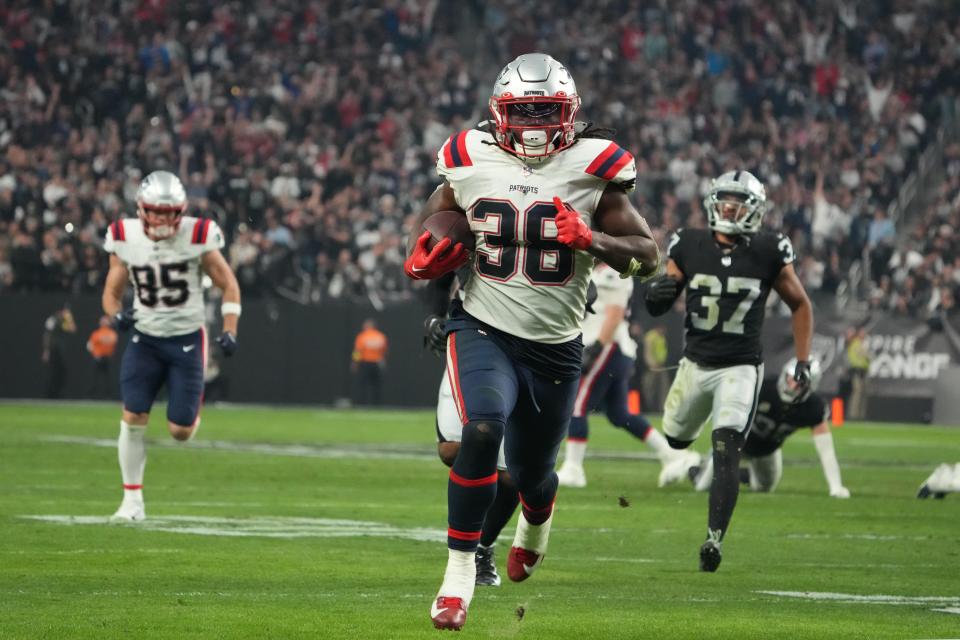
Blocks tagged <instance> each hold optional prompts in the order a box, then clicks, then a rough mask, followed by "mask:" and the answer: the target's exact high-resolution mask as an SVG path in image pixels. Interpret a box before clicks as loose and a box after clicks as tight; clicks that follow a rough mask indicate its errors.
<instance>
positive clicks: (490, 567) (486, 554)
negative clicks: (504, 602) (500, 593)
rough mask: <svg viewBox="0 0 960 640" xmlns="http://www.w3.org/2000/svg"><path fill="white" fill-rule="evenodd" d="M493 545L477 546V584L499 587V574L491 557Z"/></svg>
mask: <svg viewBox="0 0 960 640" xmlns="http://www.w3.org/2000/svg"><path fill="white" fill-rule="evenodd" d="M493 550H494V547H493V546H492V545H491V546H489V547H477V584H478V585H480V586H484V587H499V586H500V574H499V573H497V563H496V560H495V559H494V557H493Z"/></svg>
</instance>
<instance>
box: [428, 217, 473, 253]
mask: <svg viewBox="0 0 960 640" xmlns="http://www.w3.org/2000/svg"><path fill="white" fill-rule="evenodd" d="M423 231H429V232H430V235H431V238H430V241H429V242H427V248H428V249H431V250H432V249H433V247H434V246H436V244H437V243H438V242H440V241H441V240H443V239H444V238H450V243H451V244H450V246H453V245H455V244H457V243H458V242H462V243H463V246H464V247H466V248H467V249H468V250H470V251H473V249H474V248H475V247H476V239H475V238H474V237H473V231H471V230H470V223H469V222H468V221H467V216H466V214H465V213H461V212H460V211H437V212H436V213H435V214H433V215H432V216H430V217H429V218H427V219H426V220H424V221H423ZM423 231H421V233H422V232H423Z"/></svg>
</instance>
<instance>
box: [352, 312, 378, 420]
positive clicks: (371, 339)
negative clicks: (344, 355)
mask: <svg viewBox="0 0 960 640" xmlns="http://www.w3.org/2000/svg"><path fill="white" fill-rule="evenodd" d="M386 366H387V336H385V335H384V334H383V333H382V332H381V331H380V330H379V329H377V323H376V322H375V321H374V320H373V319H367V320H364V321H363V330H362V331H360V333H358V334H357V337H356V339H355V340H354V342H353V363H352V364H351V366H350V369H351V371H352V372H353V374H354V379H355V381H356V393H355V394H354V395H355V398H354V401H355V402H356V404H361V405H379V404H380V403H381V401H382V393H381V391H382V387H383V371H384V369H386Z"/></svg>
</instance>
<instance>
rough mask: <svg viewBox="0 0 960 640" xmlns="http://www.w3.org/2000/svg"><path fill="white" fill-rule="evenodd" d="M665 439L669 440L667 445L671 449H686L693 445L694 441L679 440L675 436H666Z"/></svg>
mask: <svg viewBox="0 0 960 640" xmlns="http://www.w3.org/2000/svg"><path fill="white" fill-rule="evenodd" d="M663 437H664V438H666V439H667V444H669V445H670V448H671V449H686V448H688V447H689V446H690V445H692V444H693V440H677V439H676V438H674V437H673V436H670V435H667V434H664V436H663Z"/></svg>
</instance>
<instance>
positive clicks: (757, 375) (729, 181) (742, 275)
mask: <svg viewBox="0 0 960 640" xmlns="http://www.w3.org/2000/svg"><path fill="white" fill-rule="evenodd" d="M766 201H767V196H766V192H765V190H764V188H763V185H762V184H761V183H760V181H759V180H757V178H756V177H754V176H753V175H752V174H751V173H749V172H747V171H730V172H728V173H725V174H723V175H721V176H720V177H719V178H717V179H715V180H714V181H713V182H712V183H711V185H710V190H709V192H708V193H707V195H706V197H705V198H704V200H703V204H704V209H705V210H706V212H707V222H708V226H709V229H680V230H678V231H677V233H676V234H675V235H674V236H673V238H672V240H671V241H670V246H669V248H668V249H667V253H668V256H669V259H668V260H667V268H666V274H665V275H663V276H660V277H658V278H656V279H655V280H653V281H651V283H650V285H649V286H648V287H647V292H646V296H645V298H646V305H647V310H648V311H649V312H650V313H651V314H652V315H654V316H657V315H661V314H663V313H666V311H667V310H669V309H670V307H672V306H673V303H674V301H675V300H676V299H677V296H679V295H680V292H681V291H682V290H683V289H684V287H686V290H687V295H686V321H685V324H686V348H685V349H684V357H683V358H682V359H681V360H680V366H679V369H678V371H677V375H676V378H674V381H673V384H672V385H671V386H670V392H669V393H668V394H667V400H666V403H665V405H664V415H663V432H664V435H666V437H667V441H668V442H669V443H670V446H672V447H673V448H675V449H686V448H687V447H689V446H690V445H691V444H692V443H693V441H694V440H695V439H696V438H697V436H698V435H700V431H701V429H702V428H703V424H704V423H705V422H706V421H707V418H708V417H710V415H711V413H712V415H713V420H712V422H713V433H712V440H713V464H714V482H713V486H712V487H711V489H710V501H709V503H710V508H709V511H708V514H707V540H706V541H705V542H704V543H703V545H701V547H700V570H701V571H716V570H717V568H718V567H719V566H720V558H721V542H722V541H723V537H724V535H725V534H726V532H727V526H728V525H729V524H730V518H731V516H732V515H733V509H734V507H735V506H736V504H737V495H738V494H739V491H740V482H739V467H740V452H741V450H742V449H743V442H744V439H745V438H746V434H747V431H748V430H749V429H750V424H751V423H752V422H753V417H754V412H755V409H756V403H757V394H758V393H759V391H760V383H761V381H762V380H763V357H762V353H761V347H760V330H761V328H762V326H763V314H764V304H765V303H766V300H767V296H768V295H769V293H770V289H771V288H772V289H774V290H776V292H777V293H778V294H779V295H780V297H781V298H782V299H783V301H784V302H786V303H787V305H788V306H789V307H790V310H791V312H792V314H793V338H794V343H795V351H796V356H797V361H798V362H797V365H796V369H795V371H794V373H793V376H794V380H795V382H796V384H797V386H798V387H799V388H800V389H801V390H802V391H805V390H806V389H808V388H809V385H810V362H809V359H810V340H811V336H812V335H813V311H812V307H811V305H810V300H809V299H808V298H807V294H806V293H805V292H804V290H803V285H802V284H801V283H800V280H799V278H797V274H796V272H795V271H794V270H793V264H792V263H793V260H794V255H793V246H792V245H791V244H790V240H789V239H788V238H786V237H785V236H784V235H783V234H779V233H770V232H767V231H760V220H761V218H762V217H763V214H764V212H765V209H766V204H767V202H766Z"/></svg>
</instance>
